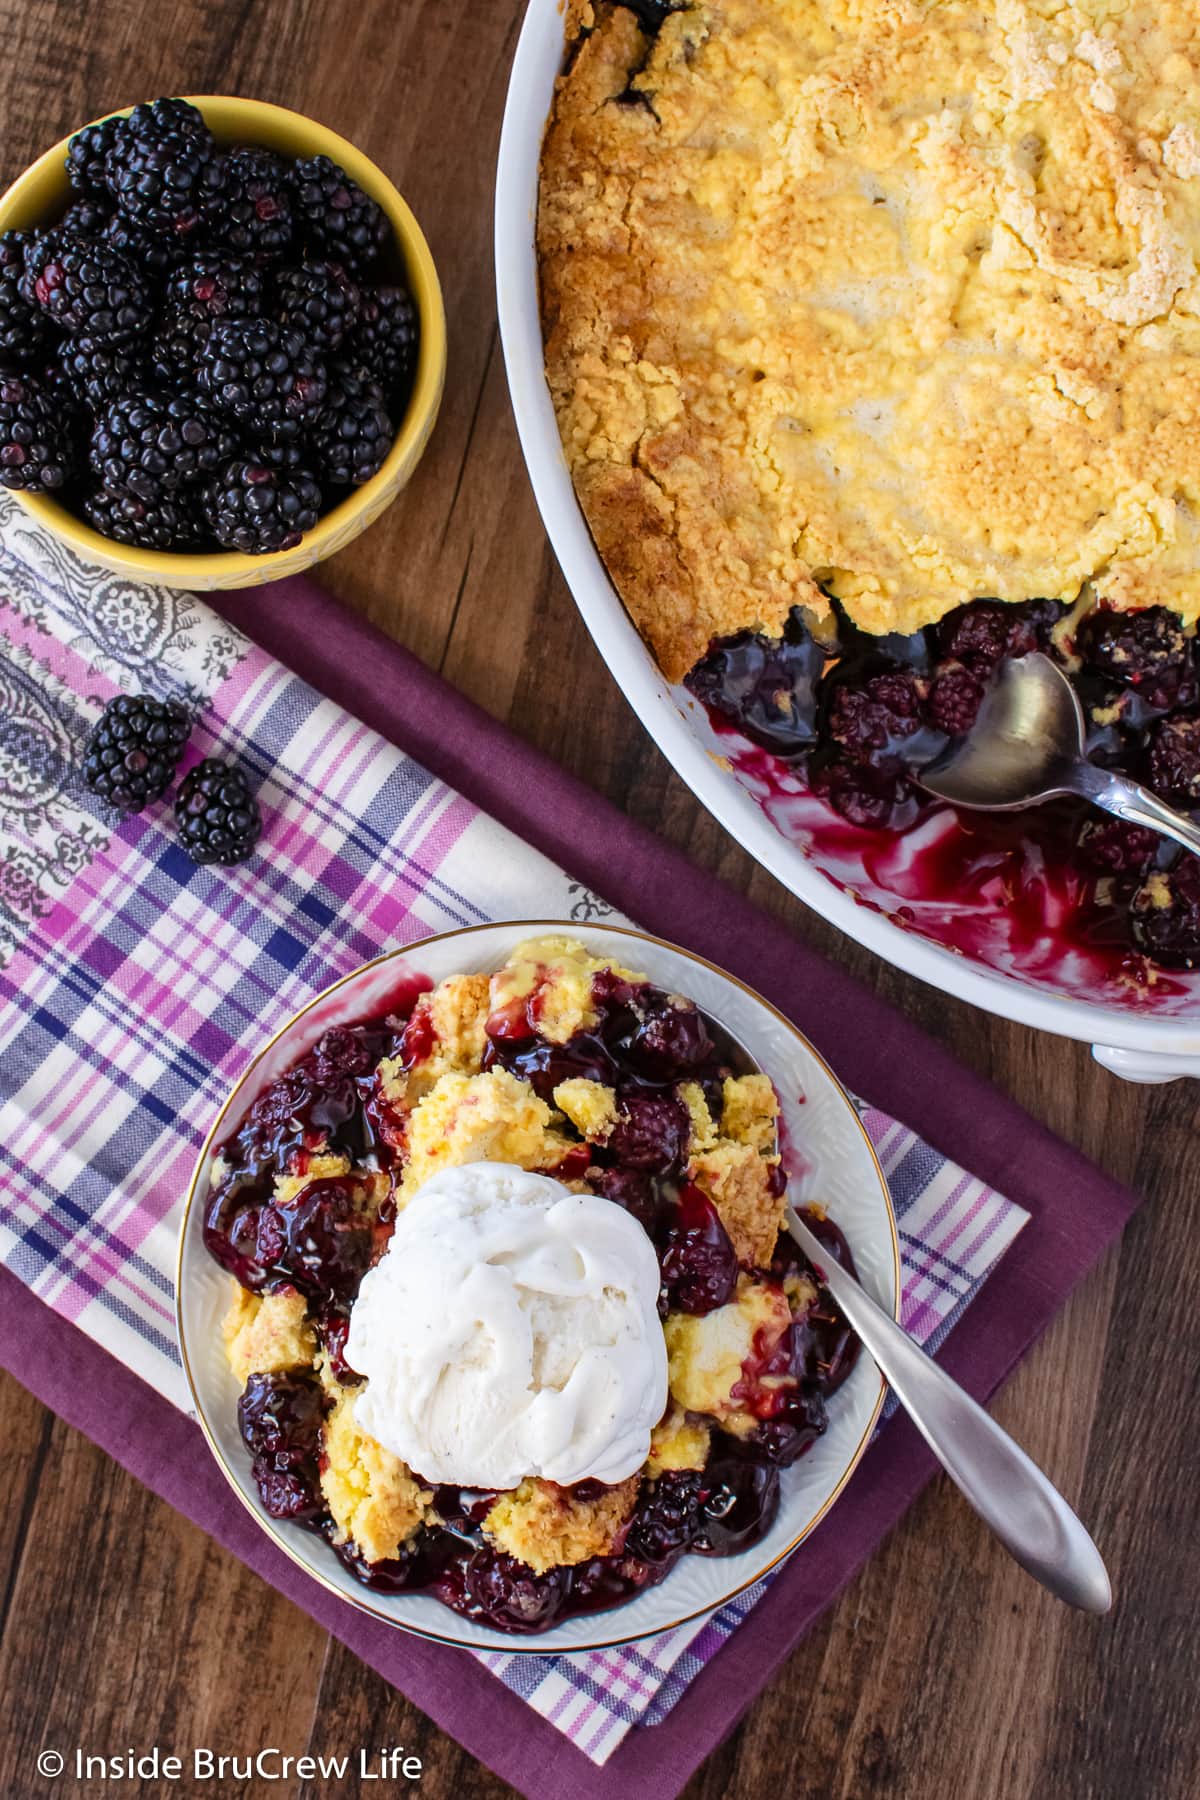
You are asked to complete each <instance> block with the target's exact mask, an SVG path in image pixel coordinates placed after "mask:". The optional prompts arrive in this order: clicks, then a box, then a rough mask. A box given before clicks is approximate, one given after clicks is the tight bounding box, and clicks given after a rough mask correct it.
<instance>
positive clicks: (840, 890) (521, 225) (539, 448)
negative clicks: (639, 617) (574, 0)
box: [495, 0, 1200, 1081]
mask: <svg viewBox="0 0 1200 1800" xmlns="http://www.w3.org/2000/svg"><path fill="white" fill-rule="evenodd" d="M562 60H563V16H562V7H561V0H530V3H529V7H528V10H527V12H526V15H525V22H524V25H523V28H522V31H521V36H520V40H519V42H518V44H517V51H516V56H515V59H514V62H513V68H512V75H511V78H510V81H509V89H508V103H507V105H506V107H505V113H504V128H503V131H502V133H501V138H500V156H499V162H498V165H497V170H496V214H495V238H496V297H497V305H498V310H499V318H500V336H501V341H502V343H503V347H504V361H505V367H506V369H507V373H508V385H509V392H510V394H511V396H512V403H513V412H514V414H515V417H516V422H517V431H518V434H519V436H520V439H521V448H522V450H523V452H524V455H525V462H526V466H527V467H528V470H529V478H530V481H531V483H532V485H533V491H534V495H535V497H536V499H537V503H538V508H539V510H540V512H541V515H542V520H543V522H544V524H545V527H546V532H547V535H548V536H549V538H550V542H551V544H552V545H553V547H554V552H555V555H556V556H557V558H558V561H559V563H560V565H561V567H562V571H563V574H564V576H565V577H566V580H567V585H568V586H569V587H570V589H571V592H572V594H573V595H574V597H575V602H576V604H577V605H578V607H579V610H580V612H581V613H582V614H583V617H584V620H585V622H586V624H587V627H588V630H589V631H590V632H591V634H592V637H593V638H594V640H595V642H596V647H597V648H598V650H599V651H600V654H601V655H602V656H603V658H604V660H605V662H606V663H607V664H608V666H609V669H610V670H611V672H612V675H613V677H614V679H615V680H616V681H617V683H618V685H619V686H620V687H621V689H622V691H623V692H624V694H625V697H626V699H627V700H628V701H629V703H630V705H631V706H632V707H633V708H634V710H635V712H636V713H637V714H638V717H639V718H640V719H641V721H642V724H643V725H644V726H645V727H646V729H647V731H649V732H650V734H651V736H652V737H653V738H654V740H655V742H656V743H657V744H658V747H659V749H660V750H661V751H662V752H663V754H664V756H666V758H667V759H668V761H669V762H670V763H671V764H672V765H673V767H674V768H675V769H676V770H677V771H678V772H679V774H680V775H681V776H682V777H683V779H684V780H685V781H686V782H687V783H688V785H689V787H691V789H692V791H693V792H694V793H695V795H696V797H697V798H698V799H699V800H700V801H701V802H702V803H703V804H704V805H705V806H706V807H707V808H708V810H709V811H710V812H711V813H712V814H713V816H714V817H715V818H716V819H718V820H719V821H720V823H721V824H722V825H723V826H724V827H725V829H726V830H727V831H728V832H730V834H731V835H732V836H733V837H734V838H736V839H737V841H738V842H739V843H740V844H741V845H742V846H743V848H745V849H746V850H748V851H749V852H750V854H751V855H752V856H754V857H756V858H757V859H758V861H759V862H760V863H762V865H763V867H764V868H766V869H769V870H770V871H771V873H772V874H773V875H775V876H776V877H777V878H778V879H779V880H780V881H782V882H784V883H785V885H786V886H787V887H789V888H790V889H791V891H792V892H793V893H794V894H796V895H798V897H799V898H800V899H801V900H803V901H804V902H805V903H806V904H807V905H809V906H811V907H812V908H813V910H814V911H815V912H817V913H819V914H820V915H821V916H822V917H823V918H826V919H829V920H831V921H832V922H833V924H835V925H837V926H839V927H840V928H841V930H843V931H844V932H846V933H847V934H848V935H849V936H850V937H852V938H855V939H857V941H858V942H859V943H860V944H865V945H866V946H867V948H868V949H870V950H874V951H875V952H876V953H877V954H878V955H879V956H882V957H885V958H886V959H887V961H888V962H892V963H895V964H896V966H897V967H898V968H901V969H904V970H906V971H907V972H908V973H909V974H911V975H917V976H920V978H921V979H922V980H923V981H928V982H930V983H932V985H933V986H934V987H937V988H941V989H943V990H944V991H945V992H946V993H948V994H952V995H953V996H954V997H955V998H956V999H959V1000H968V1001H970V1002H971V1003H972V1004H973V1005H975V1006H981V1007H984V1008H986V1009H987V1010H988V1011H989V1012H994V1013H999V1014H1000V1015H1001V1016H1002V1017H1004V1018H1008V1019H1017V1020H1020V1021H1021V1022H1022V1023H1024V1024H1026V1025H1035V1026H1038V1027H1040V1028H1041V1029H1043V1030H1046V1031H1056V1032H1059V1033H1061V1034H1062V1035H1063V1036H1066V1037H1073V1038H1081V1039H1082V1040H1083V1041H1084V1042H1090V1043H1092V1044H1093V1047H1094V1048H1095V1051H1096V1054H1097V1056H1098V1057H1099V1058H1100V1060H1101V1061H1102V1062H1104V1063H1105V1065H1106V1066H1107V1067H1108V1068H1110V1069H1112V1070H1114V1072H1116V1073H1118V1074H1121V1075H1124V1076H1127V1077H1128V1078H1129V1079H1131V1080H1140V1081H1165V1080H1171V1079H1173V1078H1174V1077H1176V1076H1178V1075H1187V1074H1190V1075H1200V977H1196V978H1189V979H1188V980H1186V981H1185V982H1184V983H1183V984H1182V985H1183V986H1184V987H1185V988H1186V989H1189V990H1190V991H1188V992H1186V993H1185V994H1184V995H1183V997H1182V998H1181V999H1180V1000H1179V1002H1178V1004H1175V1005H1173V1006H1172V1007H1166V1006H1164V1005H1163V1004H1162V1002H1161V1000H1158V1001H1156V1000H1155V998H1154V997H1153V996H1149V997H1148V996H1147V995H1146V994H1145V993H1144V992H1143V993H1140V994H1139V993H1138V992H1137V991H1135V990H1133V989H1129V990H1128V991H1127V992H1125V993H1124V994H1123V995H1122V992H1121V990H1120V989H1119V988H1115V989H1113V990H1112V991H1111V992H1110V994H1109V995H1108V997H1107V998H1105V997H1099V996H1094V995H1093V994H1091V993H1089V992H1088V989H1087V986H1086V983H1085V982H1083V981H1082V980H1081V979H1079V978H1078V977H1077V975H1076V973H1075V972H1074V971H1072V970H1071V969H1070V968H1069V967H1065V966H1064V967H1043V969H1042V970H1041V971H1039V972H1038V974H1037V976H1036V978H1035V977H1034V976H1033V975H1030V974H1021V975H1017V974H1011V973H1005V972H1004V971H1003V961H1004V955H1003V947H1002V946H1001V949H1000V950H999V952H998V954H997V959H996V960H997V965H998V966H997V967H989V966H987V965H986V964H985V963H984V962H981V961H976V960H974V959H972V958H968V957H966V956H964V955H962V954H961V953H960V952H958V951H956V950H954V949H951V948H948V947H946V946H944V945H943V944H940V943H938V942H936V941H935V937H934V936H933V935H921V933H919V932H918V931H916V930H914V929H911V928H910V925H909V923H908V922H907V921H906V919H905V917H904V916H903V915H902V914H901V912H900V908H901V906H909V902H908V901H907V900H906V899H902V898H901V896H900V895H899V894H898V893H896V892H889V891H888V890H886V889H884V888H879V887H872V885H871V884H870V883H869V882H867V881H866V880H865V879H864V876H863V871H862V869H861V866H859V867H858V868H857V869H851V870H847V869H846V868H845V867H841V866H838V865H837V864H836V863H835V862H834V861H833V860H832V859H831V860H830V861H829V862H828V863H823V862H822V861H821V859H820V857H818V856H817V855H815V854H814V853H813V852H812V850H811V847H810V846H809V845H808V844H807V843H806V842H805V835H806V834H805V830H804V827H803V822H802V821H801V822H800V825H799V828H798V829H797V830H796V832H795V834H794V835H792V834H790V833H789V832H787V831H785V830H782V829H779V827H778V826H777V824H776V823H775V820H774V819H773V818H772V817H770V816H769V815H768V811H766V810H764V807H763V805H762V804H760V800H759V798H757V797H756V795H755V791H754V789H755V785H756V784H755V781H754V778H753V776H752V775H746V774H745V772H743V775H742V776H741V777H739V774H738V773H737V772H736V771H735V769H734V768H733V767H731V766H730V762H729V760H728V759H729V750H730V745H729V743H728V741H726V740H724V739H722V740H717V739H716V738H715V737H714V735H713V733H712V731H711V728H710V726H709V723H708V719H707V717H706V716H705V714H704V711H703V708H701V707H700V706H698V705H697V703H696V702H695V701H694V700H693V699H692V698H691V696H690V695H689V694H688V693H687V692H686V690H685V689H683V688H682V687H672V686H671V685H670V684H669V683H668V682H666V681H665V680H664V679H663V676H662V673H661V671H660V670H659V668H658V667H657V665H656V663H655V662H654V659H653V658H652V657H651V655H650V653H649V651H648V650H647V649H646V647H645V645H644V644H643V643H642V640H641V638H640V637H639V636H638V633H637V631H636V629H635V628H634V626H633V624H632V622H631V620H630V618H629V616H628V614H627V613H626V611H625V608H624V607H623V605H622V604H621V600H620V597H619V596H618V594H617V592H616V590H615V589H614V587H613V585H612V583H611V582H610V580H609V578H608V574H607V572H606V570H605V568H604V564H603V562H602V561H601V559H600V556H599V554H598V553H597V551H596V547H595V545H594V544H593V542H592V539H591V534H590V533H589V531H588V528H587V523H586V521H585V520H584V517H583V514H582V512H581V511H580V508H579V503H578V501H577V500H576V498H575V492H574V489H573V487H572V485H571V477H570V473H569V471H568V469H567V465H566V461H565V459H564V457H563V453H562V445H561V443H560V440H559V435H558V426H557V423H556V421H555V417H554V408H553V406H552V404H551V401H550V394H549V391H548V389H547V386H546V380H545V374H544V371H543V366H542V334H541V324H540V319H539V314H538V280H537V259H536V255H535V250H534V226H535V220H536V216H537V186H538V164H539V159H540V154H541V143H542V134H543V130H544V126H545V121H546V118H547V115H548V113H549V110H550V104H551V100H552V97H553V92H554V82H555V78H556V76H557V75H558V73H559V70H560V68H561V66H562ZM773 810H774V811H775V816H776V818H779V819H780V823H781V824H782V823H783V822H784V821H783V819H782V818H781V817H780V815H781V813H783V812H786V811H788V810H794V809H789V808H788V807H787V806H786V805H785V806H784V807H776V808H774V809H773ZM791 822H793V823H794V820H793V821H791ZM910 911H911V908H910ZM997 923H998V924H1002V920H999V919H998V921H997ZM923 930H928V931H934V932H936V926H935V925H934V923H933V922H932V921H926V922H924V924H923ZM1002 935H1003V934H1002V933H1001V936H1002ZM1067 960H1068V959H1063V962H1064V963H1066V961H1067Z"/></svg>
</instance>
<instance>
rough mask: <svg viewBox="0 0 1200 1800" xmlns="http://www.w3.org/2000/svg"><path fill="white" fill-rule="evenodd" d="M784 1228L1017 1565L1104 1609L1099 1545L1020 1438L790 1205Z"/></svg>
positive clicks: (1080, 1602)
mask: <svg viewBox="0 0 1200 1800" xmlns="http://www.w3.org/2000/svg"><path fill="white" fill-rule="evenodd" d="M787 1217H788V1227H789V1229H790V1231H791V1233H792V1236H793V1237H794V1238H795V1239H796V1242H797V1243H798V1244H799V1246H800V1248H801V1249H802V1250H803V1252H804V1254H805V1256H806V1257H807V1258H808V1260H809V1261H810V1262H811V1263H812V1265H813V1267H814V1268H815V1269H816V1271H817V1273H818V1275H819V1276H820V1278H821V1281H822V1282H823V1283H824V1285H825V1287H826V1288H827V1289H828V1290H829V1292H830V1294H832V1296H833V1298H834V1300H835V1301H836V1303H837V1305H838V1307H839V1308H840V1309H841V1311H842V1312H843V1313H844V1315H845V1317H846V1318H847V1319H848V1320H849V1322H850V1324H851V1325H852V1326H853V1327H854V1329H855V1331H856V1332H857V1333H858V1336H859V1338H860V1339H861V1340H862V1343H863V1344H864V1345H865V1347H866V1349H867V1350H868V1351H869V1352H870V1354H871V1356H872V1357H873V1358H874V1359H875V1361H876V1363H877V1364H878V1365H879V1368H880V1370H881V1371H882V1373H883V1375H884V1376H885V1377H886V1379H887V1381H888V1382H889V1383H890V1385H891V1388H892V1391H893V1393H894V1394H895V1395H896V1397H897V1399H898V1400H899V1401H900V1403H901V1405H902V1406H903V1407H904V1408H905V1410H906V1411H907V1413H908V1415H909V1417H910V1418H911V1419H912V1421H913V1423H914V1424H915V1426H916V1427H917V1430H918V1431H919V1432H920V1433H921V1436H922V1437H923V1438H924V1439H925V1442H926V1443H927V1444H928V1445H929V1448H930V1449H931V1450H932V1451H933V1454H934V1455H935V1456H936V1457H937V1459H938V1461H939V1462H940V1463H941V1465H942V1467H943V1468H944V1469H945V1471H946V1473H947V1475H949V1477H950V1479H951V1481H953V1482H954V1484H955V1486H956V1487H957V1488H959V1489H960V1490H961V1492H962V1493H963V1494H964V1495H965V1496H966V1498H967V1500H968V1501H969V1502H970V1504H971V1505H972V1506H973V1507H974V1508H975V1511H976V1512H977V1513H978V1514H979V1515H980V1517H981V1518H982V1519H984V1520H985V1522H986V1523H987V1524H988V1525H990V1526H991V1528H992V1530H993V1531H994V1532H995V1534H996V1536H997V1537H998V1538H999V1539H1000V1542H1001V1543H1002V1544H1003V1545H1004V1547H1005V1549H1006V1550H1007V1551H1008V1552H1009V1554H1010V1555H1011V1556H1013V1557H1015V1558H1016V1560H1017V1562H1019V1563H1020V1565H1021V1567H1022V1568H1023V1569H1027V1570H1028V1572H1029V1573H1030V1574H1031V1575H1032V1576H1034V1577H1035V1578H1036V1580H1038V1581H1040V1582H1041V1584H1042V1586H1043V1587H1046V1588H1049V1590H1050V1592H1051V1593H1052V1594H1057V1596H1058V1598H1059V1599H1060V1600H1066V1601H1069V1603H1070V1604H1071V1605H1072V1606H1078V1607H1081V1608H1082V1609H1083V1610H1084V1611H1085V1612H1093V1613H1103V1612H1107V1611H1108V1609H1109V1607H1110V1606H1111V1605H1112V1588H1111V1586H1110V1584H1109V1579H1108V1574H1107V1572H1106V1570H1105V1567H1104V1564H1103V1562H1102V1561H1101V1559H1100V1552H1099V1551H1098V1550H1097V1548H1096V1546H1095V1544H1094V1543H1093V1542H1092V1540H1091V1538H1090V1537H1089V1536H1088V1534H1087V1532H1086V1531H1085V1530H1084V1528H1083V1526H1082V1525H1081V1524H1080V1522H1079V1520H1078V1519H1077V1518H1076V1517H1075V1514H1074V1513H1073V1512H1072V1511H1071V1509H1070V1507H1069V1506H1068V1505H1067V1503H1066V1501H1065V1500H1064V1499H1063V1497H1062V1495H1061V1494H1060V1493H1059V1492H1058V1490H1057V1489H1056V1488H1054V1487H1052V1486H1051V1484H1050V1482H1049V1481H1047V1479H1046V1477H1045V1476H1044V1475H1043V1474H1042V1472H1041V1470H1040V1469H1039V1468H1038V1467H1037V1465H1036V1464H1035V1463H1033V1462H1031V1461H1030V1459H1029V1457H1027V1456H1026V1454H1025V1452H1024V1451H1023V1450H1022V1449H1021V1447H1020V1445H1019V1444H1016V1443H1014V1442H1013V1440H1012V1438H1010V1437H1009V1435H1008V1433H1007V1432H1006V1431H1002V1430H1001V1428H1000V1427H999V1425H997V1424H996V1422H995V1420H994V1419H992V1418H990V1417H989V1416H988V1414H987V1413H986V1412H984V1410H983V1408H982V1407H981V1406H977V1405H976V1403H975V1401H974V1400H972V1399H971V1396H970V1395H969V1394H967V1393H965V1392H964V1391H963V1389H962V1388H960V1387H959V1385H958V1383H957V1382H955V1381H952V1380H951V1379H950V1377H949V1375H947V1374H946V1373H945V1371H944V1370H943V1369H940V1368H939V1367H938V1365H937V1363H935V1362H934V1361H933V1360H932V1359H931V1358H930V1357H928V1356H926V1354H925V1352H924V1351H923V1350H922V1349H920V1348H919V1346H918V1345H917V1344H915V1343H914V1342H913V1340H912V1338H910V1337H909V1335H908V1333H907V1332H906V1331H904V1330H903V1329H902V1327H901V1326H899V1325H897V1323H896V1321H895V1320H894V1319H892V1318H891V1317H890V1316H889V1315H888V1314H887V1313H886V1312H884V1310H883V1308H882V1307H881V1306H880V1305H878V1303H877V1302H876V1301H874V1300H873V1299H872V1298H871V1296H870V1295H869V1294H868V1293H867V1292H866V1290H865V1289H864V1288H863V1287H861V1286H860V1285H859V1283H858V1282H857V1281H856V1280H855V1279H854V1277H853V1276H852V1275H849V1274H848V1273H847V1272H846V1270H845V1269H843V1268H842V1267H841V1266H840V1264H838V1263H836V1262H835V1261H834V1260H833V1259H832V1257H831V1256H830V1255H829V1252H828V1251H827V1250H826V1249H825V1248H824V1246H823V1245H822V1244H821V1243H820V1241H819V1240H818V1239H817V1238H816V1237H815V1236H814V1235H813V1233H812V1232H811V1231H810V1230H809V1228H808V1226H807V1225H806V1224H805V1223H804V1221H803V1219H801V1218H799V1217H798V1216H797V1214H796V1212H795V1210H794V1209H793V1208H792V1207H791V1206H789V1207H788V1214H787Z"/></svg>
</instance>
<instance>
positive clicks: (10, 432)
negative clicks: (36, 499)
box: [0, 369, 71, 494]
mask: <svg viewBox="0 0 1200 1800" xmlns="http://www.w3.org/2000/svg"><path fill="white" fill-rule="evenodd" d="M70 470H71V444H70V439H69V437H68V434H67V429H66V422H65V421H64V419H63V417H62V414H61V413H60V411H59V409H58V408H57V407H56V405H55V404H54V402H53V400H52V399H51V397H50V395H49V393H48V391H47V390H46V388H45V387H44V386H43V385H42V384H41V383H40V382H38V381H37V380H35V379H34V377H33V376H31V375H29V374H27V373H26V372H25V371H24V370H23V369H0V486H3V487H6V488H23V489H24V490H25V492H26V493H29V494H40V493H41V492H42V491H43V490H44V489H50V490H54V489H57V488H60V487H62V486H63V484H64V483H65V481H66V479H67V476H68V475H69V473H70Z"/></svg>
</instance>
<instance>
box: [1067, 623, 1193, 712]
mask: <svg viewBox="0 0 1200 1800" xmlns="http://www.w3.org/2000/svg"><path fill="white" fill-rule="evenodd" d="M1194 643H1195V640H1194V639H1192V638H1190V637H1189V636H1188V635H1187V633H1186V632H1185V630H1184V626H1183V621H1182V619H1180V618H1178V617H1177V616H1176V614H1175V613H1173V612H1168V610H1167V609H1166V607H1165V606H1148V607H1146V608H1145V609H1144V610H1142V611H1140V612H1110V611H1109V610H1108V609H1107V608H1106V607H1102V606H1098V607H1096V609H1095V610H1094V611H1093V612H1090V613H1088V614H1087V616H1086V618H1084V619H1083V620H1082V621H1081V622H1080V625H1079V629H1078V630H1077V631H1076V633H1075V648H1076V649H1077V651H1078V652H1079V654H1080V656H1082V658H1083V660H1084V662H1085V663H1086V664H1087V666H1088V667H1089V668H1091V669H1096V670H1098V671H1099V672H1100V674H1102V675H1106V676H1109V677H1111V678H1112V679H1113V680H1114V681H1119V682H1121V683H1123V684H1124V685H1125V686H1128V687H1131V688H1133V690H1134V691H1135V693H1137V694H1138V695H1139V696H1140V697H1141V699H1143V700H1144V701H1145V702H1146V704H1147V706H1151V707H1154V708H1155V709H1156V710H1158V711H1162V712H1167V711H1169V710H1170V709H1171V708H1173V707H1176V706H1191V705H1193V704H1194V702H1195V700H1196V696H1197V672H1196V660H1195V653H1194Z"/></svg>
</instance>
